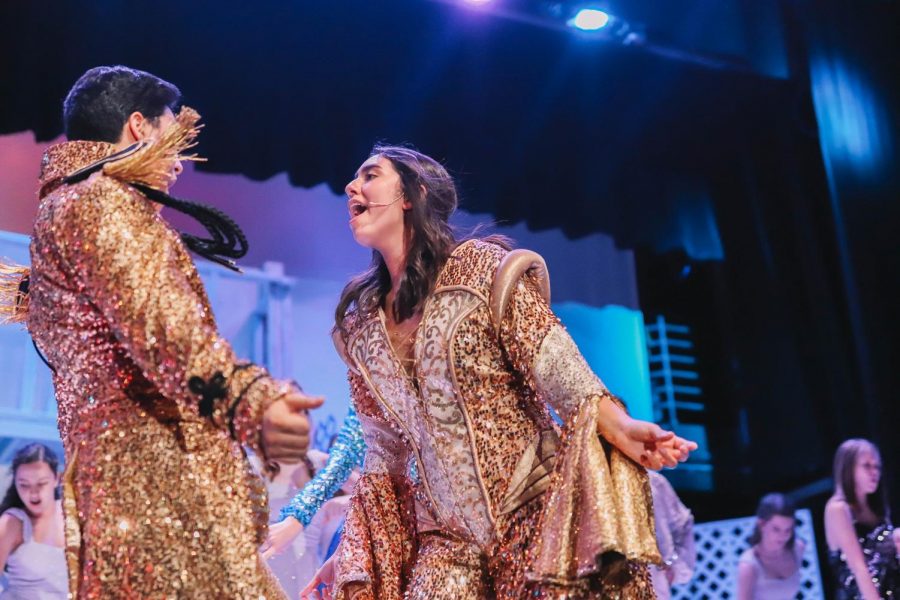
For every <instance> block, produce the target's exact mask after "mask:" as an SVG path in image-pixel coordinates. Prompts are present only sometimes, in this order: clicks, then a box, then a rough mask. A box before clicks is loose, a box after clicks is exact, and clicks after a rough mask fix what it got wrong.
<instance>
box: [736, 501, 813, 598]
mask: <svg viewBox="0 0 900 600" xmlns="http://www.w3.org/2000/svg"><path fill="white" fill-rule="evenodd" d="M794 511H795V508H794V503H793V502H792V501H791V500H789V499H788V498H787V497H786V496H784V495H782V494H768V495H766V496H763V498H762V500H760V501H759V507H758V508H757V509H756V527H755V528H754V530H753V535H751V536H750V539H749V540H748V541H749V542H750V548H748V549H747V550H745V551H744V553H743V554H742V555H741V557H740V559H738V587H737V598H738V600H792V599H793V598H794V597H796V595H797V592H798V591H800V565H801V563H802V560H803V550H804V549H805V544H804V543H803V541H802V540H798V539H797V536H796V534H795V532H794V528H795V526H796V519H795V518H794Z"/></svg>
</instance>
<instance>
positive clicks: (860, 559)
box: [825, 439, 900, 600]
mask: <svg viewBox="0 0 900 600" xmlns="http://www.w3.org/2000/svg"><path fill="white" fill-rule="evenodd" d="M825 540H826V542H827V543H828V557H829V562H830V563H831V567H832V571H833V572H834V575H835V597H836V598H837V600H857V599H862V600H878V599H879V598H890V597H900V563H898V556H897V555H898V553H900V530H898V529H895V528H894V526H893V525H892V524H891V519H890V508H889V504H888V497H887V490H886V489H885V487H884V484H883V482H882V481H881V454H880V453H879V452H878V448H877V447H876V446H875V444H873V443H872V442H870V441H868V440H864V439H850V440H847V441H845V442H844V443H843V444H841V445H840V447H838V449H837V452H836V453H835V455H834V495H832V496H831V498H830V499H829V500H828V503H827V504H826V505H825Z"/></svg>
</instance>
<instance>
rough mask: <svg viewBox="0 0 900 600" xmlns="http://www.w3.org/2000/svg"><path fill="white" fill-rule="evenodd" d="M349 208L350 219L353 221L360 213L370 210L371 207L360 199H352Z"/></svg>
mask: <svg viewBox="0 0 900 600" xmlns="http://www.w3.org/2000/svg"><path fill="white" fill-rule="evenodd" d="M347 210H348V211H350V220H351V221H352V220H353V219H355V218H356V217H358V216H359V215H361V214H363V213H364V212H366V211H367V210H369V207H368V206H367V205H365V204H363V203H362V202H360V201H359V200H351V201H350V204H348V205H347Z"/></svg>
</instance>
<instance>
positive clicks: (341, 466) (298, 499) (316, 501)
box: [263, 406, 366, 558]
mask: <svg viewBox="0 0 900 600" xmlns="http://www.w3.org/2000/svg"><path fill="white" fill-rule="evenodd" d="M365 453H366V444H365V442H364V441H363V437H362V428H361V427H360V424H359V419H358V418H357V416H356V412H355V411H354V410H353V407H352V406H351V407H350V410H349V412H348V413H347V417H346V418H345V419H344V422H343V424H342V425H341V428H340V430H339V431H338V434H337V439H336V440H335V442H334V445H333V446H332V447H331V450H330V451H329V453H328V462H327V463H325V466H324V467H323V468H322V469H321V470H320V471H319V472H318V473H316V475H315V477H313V478H312V480H310V482H309V483H307V484H306V485H305V486H303V489H302V490H300V492H299V493H298V494H297V495H296V496H294V499H293V500H291V501H290V503H288V504H287V505H286V506H285V507H284V508H282V509H281V513H280V514H279V517H278V520H279V522H278V523H276V524H274V525H272V526H271V527H269V537H268V539H267V540H266V543H265V544H264V545H263V557H265V558H269V557H270V556H272V555H275V554H278V553H279V552H281V551H282V550H284V549H285V548H286V547H287V546H288V545H289V544H290V543H291V542H292V541H293V539H294V538H295V537H297V535H299V534H300V532H301V531H303V528H304V527H306V526H308V525H309V522H310V521H312V518H313V517H314V516H315V514H316V513H317V512H318V510H319V509H320V508H321V507H322V505H323V504H325V502H326V501H328V499H330V498H331V497H332V496H333V495H334V494H335V492H337V490H338V489H340V487H341V485H343V484H344V482H345V481H347V479H348V478H349V477H350V472H351V471H353V469H354V468H355V467H357V466H362V462H363V457H364V456H365Z"/></svg>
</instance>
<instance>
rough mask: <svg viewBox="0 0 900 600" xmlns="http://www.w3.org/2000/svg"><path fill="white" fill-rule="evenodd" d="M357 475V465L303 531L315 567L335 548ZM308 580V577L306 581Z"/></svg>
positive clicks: (358, 472)
mask: <svg viewBox="0 0 900 600" xmlns="http://www.w3.org/2000/svg"><path fill="white" fill-rule="evenodd" d="M359 475H360V469H359V467H357V468H355V469H353V471H352V472H351V473H350V477H349V479H347V481H346V482H344V484H343V485H342V486H341V489H340V490H339V491H338V492H337V493H335V495H334V498H331V499H330V500H328V501H327V502H326V503H325V504H323V505H322V508H320V509H319V512H317V513H316V516H315V517H313V520H312V521H311V522H310V524H309V527H308V528H307V529H306V530H305V532H304V533H305V534H306V551H307V552H308V553H309V554H310V555H313V556H315V557H316V563H317V565H316V566H317V568H318V567H319V566H321V565H322V563H324V562H325V561H326V560H328V558H329V557H330V556H331V555H332V553H333V552H334V550H335V548H337V545H338V542H339V541H340V539H341V533H342V531H343V527H344V519H345V518H346V516H347V508H348V507H349V506H350V496H351V495H352V494H353V487H354V486H355V485H356V482H357V480H358V479H359ZM308 581H309V578H307V580H306V582H308ZM304 583H305V582H304Z"/></svg>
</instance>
